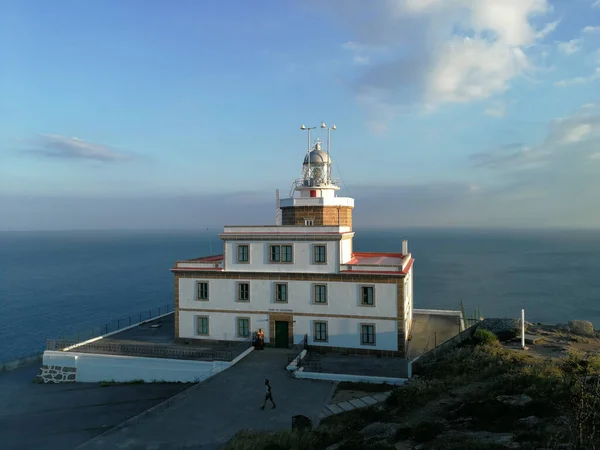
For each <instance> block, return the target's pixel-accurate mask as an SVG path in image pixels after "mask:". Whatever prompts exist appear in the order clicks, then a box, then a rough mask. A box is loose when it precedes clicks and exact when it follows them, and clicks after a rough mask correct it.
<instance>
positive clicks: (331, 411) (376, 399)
mask: <svg viewBox="0 0 600 450" xmlns="http://www.w3.org/2000/svg"><path fill="white" fill-rule="evenodd" d="M391 393H392V392H391V391H390V392H380V393H378V394H373V395H367V396H366V397H361V398H355V399H352V400H348V401H346V402H339V403H331V404H329V405H327V406H325V407H324V408H323V409H322V410H321V414H319V419H324V418H326V417H329V416H333V415H335V414H341V413H343V412H346V411H352V410H353V409H357V408H366V407H367V406H373V405H376V404H377V403H381V402H383V401H385V399H386V398H388V397H389V395H390V394H391Z"/></svg>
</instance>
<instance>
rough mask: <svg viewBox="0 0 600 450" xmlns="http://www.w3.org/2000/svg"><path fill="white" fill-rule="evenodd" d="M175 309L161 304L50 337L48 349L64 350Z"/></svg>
mask: <svg viewBox="0 0 600 450" xmlns="http://www.w3.org/2000/svg"><path fill="white" fill-rule="evenodd" d="M173 310H174V305H173V304H172V303H170V304H167V305H163V306H159V307H158V308H151V309H148V310H146V311H143V312H140V313H139V314H135V315H132V316H128V317H124V318H121V319H116V320H113V321H111V322H107V323H105V324H104V325H101V326H99V327H90V328H85V329H81V330H79V331H77V332H75V333H72V334H70V335H68V336H63V337H61V338H58V339H48V340H47V341H46V350H62V349H63V348H66V347H69V346H72V345H76V344H79V343H81V342H85V341H89V340H90V339H93V338H96V337H100V336H104V335H105V334H108V333H112V332H115V331H119V330H121V329H123V328H127V327H130V326H132V325H139V324H141V323H144V322H147V321H149V320H152V319H155V318H157V317H159V316H163V315H165V314H172V313H173Z"/></svg>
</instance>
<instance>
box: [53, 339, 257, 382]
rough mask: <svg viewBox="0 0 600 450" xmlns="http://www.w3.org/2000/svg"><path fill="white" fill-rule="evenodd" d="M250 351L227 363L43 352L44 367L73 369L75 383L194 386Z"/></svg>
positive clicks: (251, 349) (234, 362)
mask: <svg viewBox="0 0 600 450" xmlns="http://www.w3.org/2000/svg"><path fill="white" fill-rule="evenodd" d="M253 350H254V347H250V348H248V349H247V350H246V351H244V352H243V353H242V354H241V355H239V356H238V357H237V358H235V359H234V360H233V361H230V362H229V361H192V360H182V359H167V358H146V357H135V356H120V355H102V354H89V353H74V352H63V351H45V352H44V357H43V364H45V365H47V366H60V367H73V368H75V369H76V375H77V376H76V379H75V381H77V382H82V383H97V382H100V381H117V382H127V381H133V380H144V381H145V382H153V381H169V382H177V381H181V382H187V383H190V382H192V383H193V382H198V381H204V380H206V379H208V378H210V377H212V376H213V375H216V374H217V373H219V372H221V371H223V370H226V369H228V368H229V367H231V366H232V365H234V364H236V363H237V362H238V361H240V360H241V359H242V358H244V357H245V356H247V355H248V354H249V353H250V352H251V351H253Z"/></svg>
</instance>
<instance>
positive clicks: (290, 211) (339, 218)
mask: <svg viewBox="0 0 600 450" xmlns="http://www.w3.org/2000/svg"><path fill="white" fill-rule="evenodd" d="M281 219H282V225H300V226H304V220H305V219H312V220H313V226H315V227H320V226H341V227H350V228H352V207H350V206H292V207H289V208H281Z"/></svg>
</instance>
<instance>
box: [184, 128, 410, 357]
mask: <svg viewBox="0 0 600 450" xmlns="http://www.w3.org/2000/svg"><path fill="white" fill-rule="evenodd" d="M321 127H322V128H326V127H325V124H321ZM302 129H303V130H308V133H309V134H308V136H309V138H308V140H309V147H308V151H307V154H306V156H305V157H304V163H303V166H302V178H301V179H298V180H296V181H295V182H294V185H293V189H292V193H291V196H290V198H287V199H283V200H281V204H280V209H281V211H280V212H281V215H280V217H279V216H278V220H277V223H276V224H275V225H264V226H243V225H235V226H225V228H224V230H223V232H222V233H221V234H220V235H219V237H220V238H221V239H222V241H223V254H222V255H218V256H207V257H203V258H198V259H192V260H186V261H178V262H176V264H175V267H174V268H173V269H172V271H173V273H174V275H175V333H176V338H177V339H178V340H180V341H181V340H184V341H192V340H194V339H198V340H211V341H246V340H249V339H250V336H251V335H252V332H253V331H257V330H258V329H259V328H261V329H262V330H263V331H264V333H265V342H266V343H267V344H268V345H271V346H275V347H284V348H285V347H289V346H291V345H293V344H297V343H300V342H301V341H302V340H303V339H304V337H305V336H307V337H308V345H309V349H310V350H311V351H323V352H325V351H333V352H335V351H343V352H350V353H357V354H378V355H382V356H398V357H404V356H405V354H406V346H407V338H408V336H409V334H410V331H411V325H412V309H413V295H412V286H413V280H412V278H413V277H412V273H413V261H414V260H413V258H412V256H411V254H410V253H409V252H408V244H407V241H403V243H402V251H396V252H390V253H379V252H355V251H354V250H353V245H352V242H353V238H354V231H353V229H352V213H353V210H354V199H352V198H349V197H339V196H338V195H337V193H338V191H339V184H338V182H337V181H335V180H333V179H332V177H331V164H332V160H331V158H330V139H329V138H328V142H327V151H324V150H323V149H322V148H321V143H320V142H316V143H314V145H311V141H310V129H308V128H306V127H304V126H302ZM330 130H335V126H333V127H331V128H330V129H328V132H330ZM328 134H329V133H328Z"/></svg>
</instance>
